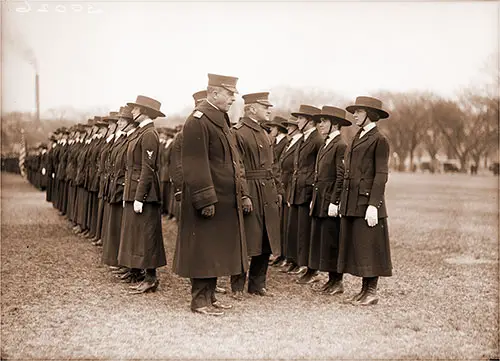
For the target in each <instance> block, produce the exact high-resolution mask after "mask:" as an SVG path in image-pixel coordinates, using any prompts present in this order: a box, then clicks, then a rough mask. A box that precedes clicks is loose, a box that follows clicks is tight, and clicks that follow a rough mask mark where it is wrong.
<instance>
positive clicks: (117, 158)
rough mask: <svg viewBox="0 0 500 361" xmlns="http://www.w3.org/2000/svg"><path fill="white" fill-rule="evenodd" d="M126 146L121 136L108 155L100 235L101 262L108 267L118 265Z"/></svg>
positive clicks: (126, 140) (124, 138) (126, 141)
mask: <svg viewBox="0 0 500 361" xmlns="http://www.w3.org/2000/svg"><path fill="white" fill-rule="evenodd" d="M127 146H128V139H127V136H126V135H125V134H122V135H121V136H120V137H119V138H118V139H116V140H115V142H114V144H113V148H112V149H111V153H110V158H111V171H110V175H109V182H110V186H109V190H108V202H109V217H108V226H107V227H106V234H103V235H102V239H103V247H102V261H103V263H105V264H107V265H110V266H116V265H118V251H119V249H120V233H121V225H122V215H123V205H122V204H123V190H124V188H125V167H126V159H127Z"/></svg>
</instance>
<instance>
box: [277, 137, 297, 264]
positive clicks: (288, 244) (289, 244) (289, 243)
mask: <svg viewBox="0 0 500 361" xmlns="http://www.w3.org/2000/svg"><path fill="white" fill-rule="evenodd" d="M290 142H291V140H290ZM290 142H287V146H286V147H285V149H284V150H283V152H282V153H281V156H280V160H279V163H280V172H281V184H282V189H283V203H284V205H283V215H282V217H283V218H282V220H281V223H282V224H281V225H282V228H281V236H282V237H283V250H284V253H285V256H286V258H287V259H288V260H289V261H293V262H296V258H295V257H296V256H297V252H296V249H297V237H292V239H290V240H289V239H288V231H289V230H288V215H289V213H290V207H289V206H288V201H287V200H288V195H289V193H290V186H291V184H292V175H293V167H294V163H293V161H294V154H295V149H297V147H298V146H299V142H300V140H298V141H297V142H296V143H294V144H293V145H292V146H291V147H290V148H288V144H290Z"/></svg>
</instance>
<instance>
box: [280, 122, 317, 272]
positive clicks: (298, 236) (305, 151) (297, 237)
mask: <svg viewBox="0 0 500 361" xmlns="http://www.w3.org/2000/svg"><path fill="white" fill-rule="evenodd" d="M298 143H299V144H298V147H297V148H296V149H295V151H294V160H293V162H294V168H293V174H292V180H291V185H290V191H289V194H288V195H289V197H288V202H289V203H290V204H291V207H290V210H289V213H288V226H287V232H288V235H287V237H288V243H289V248H288V250H289V251H290V258H291V259H292V260H294V261H295V262H296V263H297V264H298V265H299V266H307V265H308V262H309V246H310V237H311V217H310V216H309V205H310V203H311V200H312V193H313V183H314V167H315V164H316V156H317V155H318V151H319V150H320V148H321V147H322V146H323V139H322V138H321V135H320V134H319V133H318V131H317V130H314V131H313V132H312V133H311V134H310V135H309V136H308V137H307V139H304V137H302V138H301V139H299V141H298ZM294 245H296V248H295V249H292V248H290V246H294ZM294 250H295V254H294Z"/></svg>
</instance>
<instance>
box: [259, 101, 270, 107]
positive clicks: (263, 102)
mask: <svg viewBox="0 0 500 361" xmlns="http://www.w3.org/2000/svg"><path fill="white" fill-rule="evenodd" d="M257 103H259V104H262V105H265V106H266V107H272V106H273V105H272V104H271V103H269V102H268V101H267V100H257Z"/></svg>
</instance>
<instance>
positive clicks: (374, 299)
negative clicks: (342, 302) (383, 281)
mask: <svg viewBox="0 0 500 361" xmlns="http://www.w3.org/2000/svg"><path fill="white" fill-rule="evenodd" d="M363 279H365V278H363ZM377 283H378V277H366V291H365V293H364V294H363V296H362V297H361V298H360V299H359V300H358V301H356V302H354V304H355V305H357V306H370V305H376V304H377V303H378V296H377Z"/></svg>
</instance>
